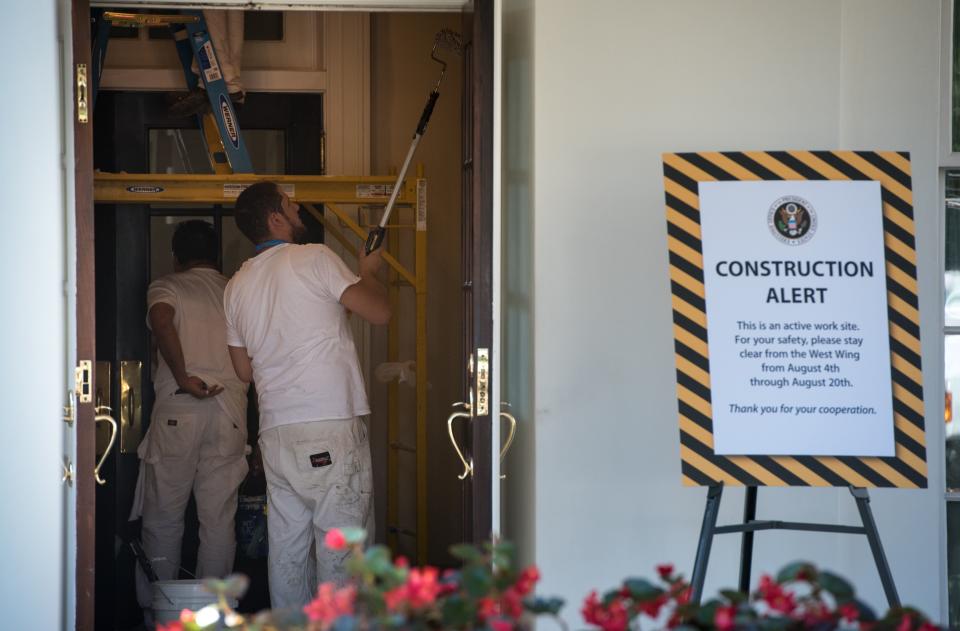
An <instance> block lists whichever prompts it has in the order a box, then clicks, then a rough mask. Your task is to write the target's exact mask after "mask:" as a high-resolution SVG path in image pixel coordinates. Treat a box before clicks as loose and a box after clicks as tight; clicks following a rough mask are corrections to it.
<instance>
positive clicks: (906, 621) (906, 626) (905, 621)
mask: <svg viewBox="0 0 960 631" xmlns="http://www.w3.org/2000/svg"><path fill="white" fill-rule="evenodd" d="M912 628H913V617H912V616H911V615H910V614H907V615H905V616H904V617H903V618H902V619H901V620H900V624H898V625H897V631H910V629H912Z"/></svg>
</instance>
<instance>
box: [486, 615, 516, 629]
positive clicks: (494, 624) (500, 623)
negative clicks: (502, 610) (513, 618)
mask: <svg viewBox="0 0 960 631" xmlns="http://www.w3.org/2000/svg"><path fill="white" fill-rule="evenodd" d="M490 628H491V629H493V631H513V623H512V622H510V621H509V620H504V619H502V618H496V619H494V620H491V621H490Z"/></svg>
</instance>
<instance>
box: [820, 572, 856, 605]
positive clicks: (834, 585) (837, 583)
mask: <svg viewBox="0 0 960 631" xmlns="http://www.w3.org/2000/svg"><path fill="white" fill-rule="evenodd" d="M817 579H818V580H817V582H818V583H820V587H822V588H823V589H825V590H826V591H828V592H830V594H831V595H832V596H833V597H834V599H835V600H836V601H837V602H838V603H842V602H846V601H848V600H850V599H852V598H853V596H854V591H853V585H851V584H850V583H848V582H847V580H846V579H844V578H841V577H840V576H837V575H836V574H833V573H832V572H820V574H819V576H818V577H817Z"/></svg>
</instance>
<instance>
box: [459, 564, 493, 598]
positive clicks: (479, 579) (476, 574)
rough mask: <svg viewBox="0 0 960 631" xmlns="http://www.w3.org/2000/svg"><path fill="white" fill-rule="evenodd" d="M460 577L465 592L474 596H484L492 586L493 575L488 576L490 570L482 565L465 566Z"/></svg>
mask: <svg viewBox="0 0 960 631" xmlns="http://www.w3.org/2000/svg"><path fill="white" fill-rule="evenodd" d="M461 579H462V581H463V588H464V589H465V590H466V592H467V594H469V595H470V596H473V597H474V598H481V597H483V596H486V595H487V593H489V591H490V588H491V587H493V577H491V576H490V571H489V570H487V568H485V567H482V566H471V567H467V568H465V569H464V570H463V574H462V575H461Z"/></svg>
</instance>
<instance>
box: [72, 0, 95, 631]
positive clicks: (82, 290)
mask: <svg viewBox="0 0 960 631" xmlns="http://www.w3.org/2000/svg"><path fill="white" fill-rule="evenodd" d="M72 24H73V71H74V93H73V106H74V107H73V117H72V118H73V138H74V141H73V144H74V146H73V149H74V168H73V178H74V191H75V202H76V216H75V217H76V235H75V236H76V292H77V293H76V327H77V328H76V338H77V354H76V357H77V363H78V368H79V373H78V374H79V375H80V379H79V381H80V382H81V385H80V387H79V388H78V390H79V391H78V392H77V393H76V403H75V404H74V416H75V422H74V424H73V430H74V442H75V445H76V466H75V472H76V474H75V482H74V485H75V487H74V488H75V489H76V524H75V528H76V540H75V545H76V557H75V558H76V592H75V598H76V606H75V616H76V618H75V619H76V629H78V631H88V630H89V631H92V629H93V586H94V534H95V533H94V523H95V517H96V514H95V512H96V511H95V507H96V503H95V492H96V489H95V484H94V477H93V470H94V466H95V465H96V463H95V462H94V459H95V438H94V436H95V428H94V424H95V420H94V417H95V411H94V397H93V396H92V393H93V392H95V391H96V390H95V388H96V384H95V383H94V372H95V371H94V370H93V369H92V367H93V365H94V362H95V359H96V358H95V356H94V355H95V350H94V349H95V348H96V340H95V331H96V329H95V320H94V314H95V310H94V307H95V297H94V262H93V258H94V250H93V103H90V102H89V100H88V95H89V86H90V81H91V79H92V75H91V74H90V70H91V64H90V2H89V0H72ZM85 362H89V364H86V363H85ZM84 381H85V384H86V385H83V383H82V382H84ZM68 540H69V538H68Z"/></svg>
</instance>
